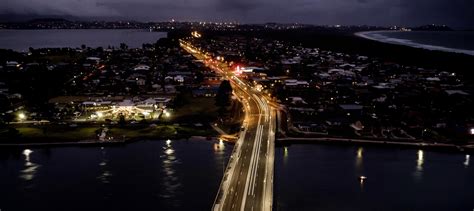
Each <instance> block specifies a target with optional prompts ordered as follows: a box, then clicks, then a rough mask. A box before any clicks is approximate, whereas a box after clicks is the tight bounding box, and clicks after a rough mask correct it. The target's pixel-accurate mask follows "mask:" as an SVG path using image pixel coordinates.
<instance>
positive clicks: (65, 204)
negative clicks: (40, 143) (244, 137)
mask: <svg viewBox="0 0 474 211" xmlns="http://www.w3.org/2000/svg"><path fill="white" fill-rule="evenodd" d="M216 146H217V145H215V143H214V142H212V141H205V140H189V141H186V140H177V141H170V142H166V141H142V142H138V143H133V144H129V145H125V146H120V147H104V148H101V147H87V148H78V147H57V148H50V149H46V148H42V149H28V150H13V151H12V150H8V151H7V150H1V151H0V209H1V210H2V211H11V210H210V209H211V206H212V203H213V202H214V198H215V196H216V193H217V191H218V189H219V185H220V181H221V178H222V175H223V165H224V164H227V159H228V157H229V156H230V153H231V151H232V147H233V146H232V145H220V146H221V147H220V148H217V147H216ZM222 146H223V147H222Z"/></svg>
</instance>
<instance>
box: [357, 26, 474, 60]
mask: <svg viewBox="0 0 474 211" xmlns="http://www.w3.org/2000/svg"><path fill="white" fill-rule="evenodd" d="M395 32H400V31H391V30H382V31H380V30H379V31H362V32H356V33H354V36H356V37H360V38H364V39H367V40H373V41H377V42H381V43H388V44H394V45H402V46H408V47H412V48H419V49H425V50H430V51H442V52H449V53H460V54H465V55H469V56H474V50H466V49H458V48H450V47H444V46H437V45H430V44H422V43H417V42H415V41H412V40H408V39H400V38H392V37H387V36H384V35H381V34H378V35H377V36H370V34H376V33H395Z"/></svg>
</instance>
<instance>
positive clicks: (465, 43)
mask: <svg viewBox="0 0 474 211" xmlns="http://www.w3.org/2000/svg"><path fill="white" fill-rule="evenodd" d="M356 35H357V36H360V37H364V38H366V39H371V40H376V41H380V42H385V43H391V44H398V45H406V46H411V47H415V48H424V49H429V50H439V51H446V52H456V53H464V54H468V55H474V32H467V31H445V32H432V31H412V32H399V31H371V32H360V33H356Z"/></svg>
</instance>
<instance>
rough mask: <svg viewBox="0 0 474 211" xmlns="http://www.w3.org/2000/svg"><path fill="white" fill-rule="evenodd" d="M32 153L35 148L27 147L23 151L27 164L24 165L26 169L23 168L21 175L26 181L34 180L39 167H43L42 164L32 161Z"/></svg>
mask: <svg viewBox="0 0 474 211" xmlns="http://www.w3.org/2000/svg"><path fill="white" fill-rule="evenodd" d="M32 153H33V150H30V149H25V150H23V153H22V154H23V155H24V156H25V165H24V169H23V170H21V174H20V176H19V177H20V178H21V179H23V180H25V181H31V180H33V179H34V178H35V175H36V173H37V171H38V168H40V167H41V165H39V164H37V163H34V162H31V159H30V156H31V154H32Z"/></svg>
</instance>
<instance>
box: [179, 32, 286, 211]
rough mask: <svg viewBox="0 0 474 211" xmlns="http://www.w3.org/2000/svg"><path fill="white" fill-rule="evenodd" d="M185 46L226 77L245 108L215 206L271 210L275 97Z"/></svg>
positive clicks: (187, 43)
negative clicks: (241, 128) (241, 126)
mask: <svg viewBox="0 0 474 211" xmlns="http://www.w3.org/2000/svg"><path fill="white" fill-rule="evenodd" d="M180 44H181V47H182V48H183V49H185V50H186V51H188V52H189V53H191V54H192V55H193V56H194V57H195V58H197V59H199V60H203V61H212V62H207V66H209V67H210V68H212V69H213V70H215V71H216V72H218V73H219V74H221V75H222V76H224V77H226V78H227V79H228V80H229V81H230V82H231V84H232V87H233V90H234V92H233V93H234V95H235V96H236V97H237V98H238V99H239V100H240V101H241V103H242V104H243V105H244V109H245V120H244V125H243V126H244V127H243V128H244V129H243V130H242V131H241V132H240V134H239V138H238V140H237V142H236V144H235V146H234V150H233V152H232V155H231V157H230V160H229V163H228V164H227V168H226V171H225V173H224V176H223V178H222V181H221V185H220V188H219V191H218V193H217V196H216V199H215V201H214V205H213V207H212V210H215V211H218V210H242V211H243V210H246V211H247V210H249V211H253V210H271V209H272V205H273V172H274V171H273V167H274V157H275V151H274V150H275V148H274V143H275V131H276V116H277V115H276V113H277V110H276V109H275V108H274V107H273V106H271V103H270V102H271V99H269V98H268V96H266V95H264V94H262V93H260V92H259V91H258V90H256V89H255V88H254V87H253V86H252V85H250V84H249V83H247V82H245V81H242V80H241V79H239V78H238V77H236V76H235V75H233V73H232V71H231V70H230V69H229V68H228V66H227V65H226V64H223V63H221V62H220V61H218V60H217V59H216V60H213V59H212V58H209V56H207V55H206V54H205V52H201V51H200V50H198V49H197V48H196V47H194V46H192V44H191V43H189V42H186V41H184V40H181V42H180Z"/></svg>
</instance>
